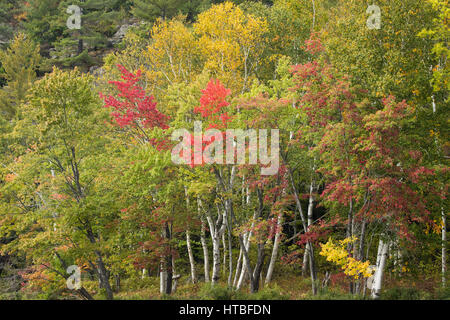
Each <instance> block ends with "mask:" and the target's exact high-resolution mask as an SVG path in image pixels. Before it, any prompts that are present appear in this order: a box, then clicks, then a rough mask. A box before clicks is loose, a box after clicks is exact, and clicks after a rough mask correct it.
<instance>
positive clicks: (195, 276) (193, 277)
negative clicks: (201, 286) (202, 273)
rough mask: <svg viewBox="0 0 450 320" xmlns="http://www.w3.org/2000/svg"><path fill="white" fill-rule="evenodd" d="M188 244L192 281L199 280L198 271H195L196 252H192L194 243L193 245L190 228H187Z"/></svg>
mask: <svg viewBox="0 0 450 320" xmlns="http://www.w3.org/2000/svg"><path fill="white" fill-rule="evenodd" d="M186 246H187V250H188V255H189V264H190V266H191V281H192V283H196V282H197V273H196V271H195V261H194V254H193V252H192V245H191V232H190V230H189V229H188V230H186Z"/></svg>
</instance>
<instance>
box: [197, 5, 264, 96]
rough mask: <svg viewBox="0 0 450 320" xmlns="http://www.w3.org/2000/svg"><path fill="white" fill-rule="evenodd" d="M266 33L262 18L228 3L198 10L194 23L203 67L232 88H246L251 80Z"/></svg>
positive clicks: (262, 48)
mask: <svg viewBox="0 0 450 320" xmlns="http://www.w3.org/2000/svg"><path fill="white" fill-rule="evenodd" d="M266 32H268V24H267V21H266V20H265V19H261V18H257V17H254V16H252V15H246V14H244V12H243V11H242V10H241V9H240V8H239V7H237V6H235V5H234V4H232V3H230V2H225V3H222V4H219V5H215V6H212V7H211V8H210V9H209V10H207V11H205V12H203V13H201V14H200V15H199V16H198V21H197V23H195V25H194V33H195V34H196V35H197V36H198V37H199V39H198V46H199V48H200V50H201V53H202V56H203V58H204V59H205V68H206V69H207V70H209V71H211V72H212V73H213V74H214V75H215V76H216V77H217V78H219V79H220V80H221V81H223V82H224V84H225V85H226V86H227V87H229V88H231V89H232V90H242V89H245V88H246V86H247V84H248V83H249V82H250V77H251V74H252V72H253V71H254V69H255V68H256V66H257V63H258V61H259V58H260V57H261V55H262V52H263V50H264V44H265V39H264V34H265V33H266Z"/></svg>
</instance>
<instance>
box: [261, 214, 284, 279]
mask: <svg viewBox="0 0 450 320" xmlns="http://www.w3.org/2000/svg"><path fill="white" fill-rule="evenodd" d="M282 223H283V216H282V214H281V213H280V214H279V215H278V219H277V231H276V233H275V240H274V244H273V249H272V256H271V257H270V262H269V267H268V269H267V274H266V280H265V281H264V283H265V285H267V284H269V283H270V281H271V280H272V274H273V269H274V268H275V262H276V260H277V256H278V248H279V244H280V236H281V229H282Z"/></svg>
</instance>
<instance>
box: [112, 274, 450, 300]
mask: <svg viewBox="0 0 450 320" xmlns="http://www.w3.org/2000/svg"><path fill="white" fill-rule="evenodd" d="M322 278H323V277H320V276H319V279H322ZM139 280H140V281H138V282H137V281H133V282H132V281H125V282H124V283H123V285H122V288H121V291H120V292H118V293H117V294H116V295H115V299H118V300H122V299H125V300H129V299H133V300H147V299H152V300H153V299H156V300H158V299H176V300H178V299H179V300H192V299H194V300H198V299H207V300H235V299H236V300H247V299H248V300H279V299H288V300H311V299H312V300H314V299H317V300H333V299H335V300H360V299H370V290H367V291H366V295H365V296H363V295H352V294H349V281H348V279H346V278H345V276H341V275H337V276H335V277H332V278H331V280H330V284H329V286H328V287H327V288H320V289H319V293H318V294H317V295H316V296H313V295H312V294H311V281H310V279H309V278H304V277H302V276H301V275H295V274H283V275H275V276H274V279H273V281H272V283H271V284H270V285H269V286H268V287H265V288H262V289H260V291H259V292H258V293H256V294H250V292H249V288H248V286H247V285H246V286H245V288H243V289H241V290H239V291H233V290H230V289H228V288H227V286H226V283H219V284H218V285H216V286H215V287H211V286H210V285H208V284H205V283H204V282H199V283H196V284H192V283H188V279H187V278H186V277H182V278H180V280H179V282H178V287H177V290H176V292H175V293H174V294H172V295H171V296H161V295H160V294H159V278H158V277H147V278H145V279H139ZM384 286H385V288H384V290H383V295H382V299H389V300H429V299H450V291H449V290H448V289H447V290H445V291H443V290H441V289H440V286H439V278H438V277H434V278H422V279H420V278H418V277H417V276H411V275H409V276H405V277H397V278H394V277H392V276H388V277H387V278H386V279H385V283H384ZM319 287H320V286H319Z"/></svg>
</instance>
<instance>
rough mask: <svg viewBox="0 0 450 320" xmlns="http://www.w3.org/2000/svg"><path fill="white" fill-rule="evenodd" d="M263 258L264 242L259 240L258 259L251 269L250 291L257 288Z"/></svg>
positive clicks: (256, 290) (254, 290) (255, 290)
mask: <svg viewBox="0 0 450 320" xmlns="http://www.w3.org/2000/svg"><path fill="white" fill-rule="evenodd" d="M264 258H265V252H264V242H261V243H259V244H258V259H257V261H256V266H255V270H254V271H253V284H252V285H251V287H252V292H258V290H259V280H260V279H261V271H262V268H263V265H264Z"/></svg>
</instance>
